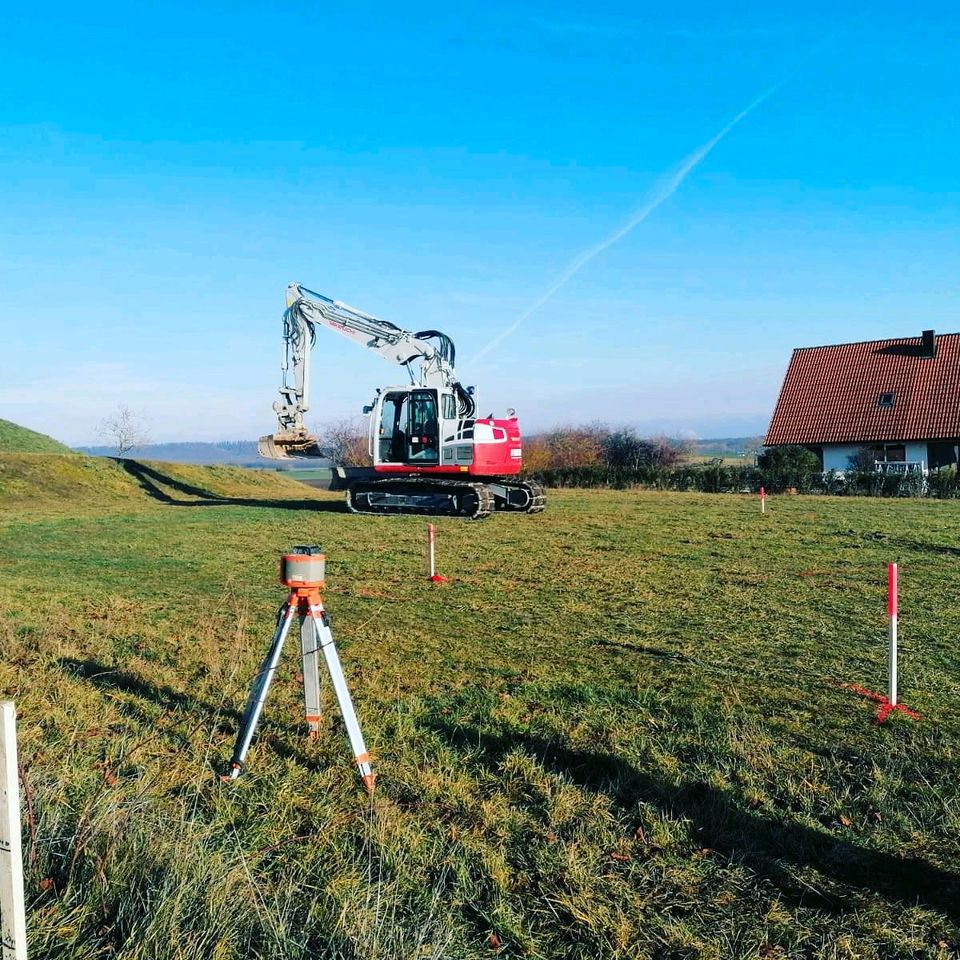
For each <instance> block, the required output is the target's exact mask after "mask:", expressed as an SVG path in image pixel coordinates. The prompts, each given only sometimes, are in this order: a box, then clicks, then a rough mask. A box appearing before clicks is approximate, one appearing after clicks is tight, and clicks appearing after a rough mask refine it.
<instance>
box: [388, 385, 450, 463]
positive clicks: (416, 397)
mask: <svg viewBox="0 0 960 960" xmlns="http://www.w3.org/2000/svg"><path fill="white" fill-rule="evenodd" d="M376 406H378V407H379V415H377V411H376V410H375V411H374V413H375V415H374V417H373V418H372V419H371V425H375V428H376V431H377V433H376V436H375V437H374V441H375V443H374V444H373V451H372V452H373V454H374V463H376V464H393V463H396V464H408V463H409V464H416V465H420V466H431V465H436V464H438V463H439V462H440V418H439V416H438V413H439V411H438V409H437V391H436V390H428V389H421V388H414V389H388V390H387V391H385V392H384V393H383V394H381V395H380V396H379V397H378V398H377V404H376Z"/></svg>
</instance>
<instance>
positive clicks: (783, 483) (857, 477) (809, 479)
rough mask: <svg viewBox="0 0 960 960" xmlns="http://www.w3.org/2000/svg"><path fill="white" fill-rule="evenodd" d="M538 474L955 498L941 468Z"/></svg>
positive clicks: (628, 483)
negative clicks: (913, 470)
mask: <svg viewBox="0 0 960 960" xmlns="http://www.w3.org/2000/svg"><path fill="white" fill-rule="evenodd" d="M537 478H538V479H539V480H540V481H541V482H543V483H544V484H545V485H546V486H548V487H606V488H609V489H614V490H625V489H629V488H631V487H646V488H649V489H654V490H694V491H702V492H705V493H757V492H759V490H760V487H764V488H765V489H766V490H767V491H768V492H770V493H784V492H786V491H788V490H794V491H796V492H797V493H828V494H835V495H844V494H848V495H856V496H868V497H921V496H930V497H941V498H951V497H960V481H958V477H957V472H956V471H955V470H941V471H939V472H937V473H933V474H931V475H930V476H929V477H927V478H924V477H923V476H922V475H921V474H919V473H908V474H885V473H876V472H873V471H870V472H866V473H850V472H848V473H846V474H845V475H844V476H840V475H838V474H837V473H836V472H834V471H830V472H829V473H819V472H817V473H809V472H802V471H775V470H763V469H761V468H760V467H748V466H732V467H725V466H721V465H718V464H698V465H696V466H686V467H639V468H636V469H632V468H626V467H606V466H593V467H554V468H552V469H549V470H541V471H539V472H538V473H537Z"/></svg>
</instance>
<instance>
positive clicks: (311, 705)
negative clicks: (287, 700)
mask: <svg viewBox="0 0 960 960" xmlns="http://www.w3.org/2000/svg"><path fill="white" fill-rule="evenodd" d="M300 653H301V656H302V657H303V712H304V719H305V720H306V721H307V726H308V727H309V728H310V738H311V739H312V740H313V739H316V738H317V737H318V736H320V719H321V716H320V642H319V638H318V637H317V629H316V626H315V625H314V622H313V617H310V616H304V615H303V614H301V616H300Z"/></svg>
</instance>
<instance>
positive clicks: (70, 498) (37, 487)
mask: <svg viewBox="0 0 960 960" xmlns="http://www.w3.org/2000/svg"><path fill="white" fill-rule="evenodd" d="M37 436H39V434H37ZM54 442H55V441H51V443H54ZM322 496H323V495H322V494H318V493H317V491H315V490H312V489H311V488H310V487H307V486H305V485H304V484H302V483H298V482H297V481H295V480H290V479H289V478H287V477H285V476H283V475H281V474H278V473H271V472H267V471H257V470H245V469H243V468H242V467H192V466H184V465H182V464H171V463H155V462H152V461H150V462H147V461H140V460H123V461H118V460H113V459H110V458H107V457H85V456H82V455H80V454H76V455H74V456H70V457H64V456H59V455H58V456H47V455H42V454H36V453H6V452H4V451H3V450H2V449H0V506H2V507H11V508H12V507H20V508H29V509H30V510H31V511H34V512H39V513H50V512H57V513H59V512H63V511H71V512H75V513H77V512H79V513H89V512H91V511H94V512H96V511H101V510H103V509H106V508H109V509H111V510H117V509H122V510H124V511H130V510H134V511H139V510H149V509H151V508H154V507H156V506H157V505H161V504H167V505H170V504H174V505H176V504H182V505H184V506H201V505H204V504H209V505H213V506H215V505H230V504H239V505H247V506H250V505H253V506H257V505H259V506H268V505H270V504H271V503H273V502H275V501H276V502H281V503H288V502H290V501H292V500H304V501H312V500H315V499H318V498H321V499H322Z"/></svg>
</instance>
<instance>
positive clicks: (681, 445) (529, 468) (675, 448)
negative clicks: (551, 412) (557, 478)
mask: <svg viewBox="0 0 960 960" xmlns="http://www.w3.org/2000/svg"><path fill="white" fill-rule="evenodd" d="M695 452H696V441H695V440H692V439H691V440H686V439H678V438H671V437H666V436H664V435H662V434H657V435H654V436H652V437H644V436H641V435H640V434H639V433H638V432H637V431H636V430H635V429H634V428H633V427H621V428H619V429H615V430H614V429H611V428H610V427H608V426H607V425H606V424H603V423H590V424H586V425H585V426H565V427H555V428H554V429H553V430H549V431H547V432H546V433H541V434H537V435H535V436H532V437H528V438H524V441H523V463H524V470H525V472H527V473H542V472H543V471H550V470H570V469H582V468H588V469H596V468H607V469H614V470H643V469H650V468H653V469H663V468H666V467H672V466H675V465H676V464H678V463H680V462H681V461H683V460H685V459H687V458H689V457H690V456H691V455H692V454H694V453H695Z"/></svg>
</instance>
